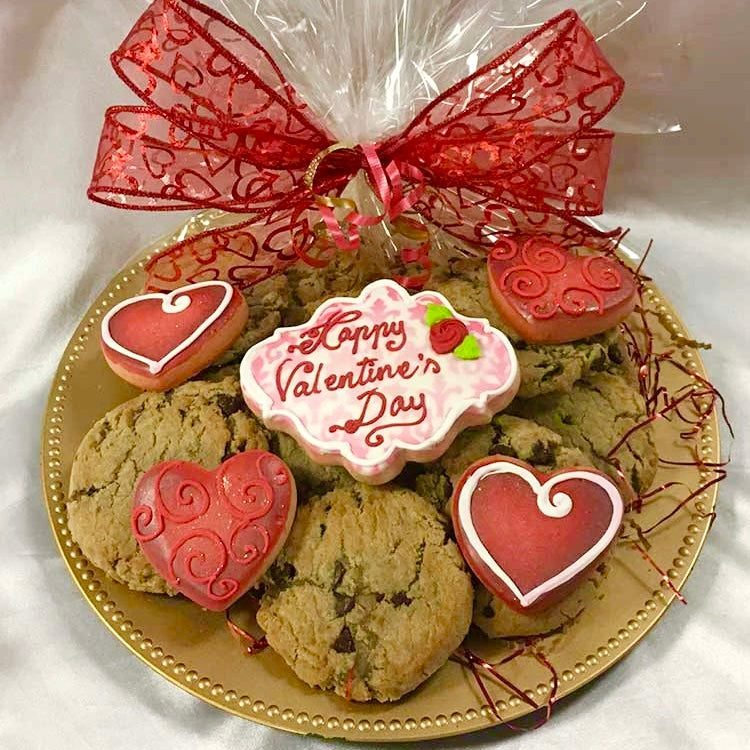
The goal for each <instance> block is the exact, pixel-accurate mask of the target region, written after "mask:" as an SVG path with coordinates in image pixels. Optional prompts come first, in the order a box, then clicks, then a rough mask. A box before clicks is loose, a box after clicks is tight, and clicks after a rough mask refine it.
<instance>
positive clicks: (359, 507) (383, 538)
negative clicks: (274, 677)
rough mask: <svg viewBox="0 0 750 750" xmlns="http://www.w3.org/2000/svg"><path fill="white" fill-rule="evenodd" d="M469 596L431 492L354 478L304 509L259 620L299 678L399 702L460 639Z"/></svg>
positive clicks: (273, 572) (271, 576)
mask: <svg viewBox="0 0 750 750" xmlns="http://www.w3.org/2000/svg"><path fill="white" fill-rule="evenodd" d="M472 598H473V592H472V587H471V578H470V576H469V574H468V573H467V571H466V568H465V566H464V562H463V559H462V558H461V555H460V553H459V551H458V548H457V546H456V545H455V543H454V542H453V541H451V539H450V537H449V535H448V534H447V533H446V527H445V524H444V519H442V518H441V516H440V515H439V514H438V512H437V511H436V510H435V508H434V507H433V506H432V505H431V504H430V503H429V502H428V501H427V500H425V499H424V498H422V497H420V496H419V495H417V494H415V493H414V492H411V491H409V490H405V489H399V488H396V487H394V486H392V485H384V486H380V487H369V486H366V485H362V484H353V485H351V486H350V487H347V488H341V489H336V490H334V491H332V492H329V493H327V494H326V495H323V496H321V497H316V498H313V499H311V500H310V501H309V502H308V503H307V504H306V505H304V506H302V507H301V508H300V509H299V510H298V514H297V519H296V521H295V523H294V527H293V528H292V532H291V535H290V537H289V539H288V540H287V544H286V546H285V547H284V549H283V550H282V552H281V555H280V556H279V557H278V558H277V560H276V562H275V563H274V564H273V566H272V567H271V568H270V570H269V572H268V573H267V574H266V592H265V594H264V595H263V597H262V599H261V602H260V608H259V610H258V614H257V619H258V623H259V625H260V626H261V627H262V628H263V629H264V630H265V631H266V638H267V639H268V642H269V644H270V645H271V647H272V648H273V649H274V650H275V651H277V652H278V653H279V654H280V655H281V656H282V657H283V658H284V660H285V661H286V662H287V663H288V664H289V666H290V667H291V668H292V669H293V670H294V672H295V673H296V674H297V676H298V677H299V678H300V679H302V680H303V681H304V682H306V683H308V684H309V685H313V686H318V687H321V688H323V689H325V690H334V691H335V692H336V693H338V694H339V695H342V696H344V697H346V698H349V699H351V700H355V701H367V700H373V699H374V700H378V701H392V700H396V699H397V698H400V697H401V696H402V695H404V694H405V693H408V692H409V691H411V690H413V689H414V688H415V687H417V685H419V684H420V683H422V682H423V681H424V680H426V679H427V678H428V677H429V676H430V675H431V674H433V672H435V671H436V670H437V669H438V668H439V667H440V666H441V665H442V664H443V663H444V662H445V661H446V659H447V658H448V656H449V655H450V654H451V653H452V651H453V650H454V649H455V648H456V647H457V646H458V645H459V644H460V643H461V641H462V640H463V638H464V636H465V635H466V633H467V631H468V629H469V625H470V623H471V616H472Z"/></svg>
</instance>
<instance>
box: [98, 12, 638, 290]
mask: <svg viewBox="0 0 750 750" xmlns="http://www.w3.org/2000/svg"><path fill="white" fill-rule="evenodd" d="M111 59H112V64H113V66H114V69H115V71H116V72H117V74H118V75H119V76H120V78H121V79H122V80H123V81H124V82H125V83H126V84H127V86H128V87H129V88H130V89H131V90H132V91H134V92H135V93H136V94H137V95H138V96H139V97H140V98H141V99H142V100H143V102H144V103H145V106H139V107H113V108H110V109H109V110H108V111H107V113H106V115H105V122H104V128H103V131H102V136H101V139H100V143H99V150H98V153H97V158H96V164H95V167H94V173H93V176H92V180H91V185H90V187H89V191H88V194H89V197H91V198H92V199H93V200H97V201H100V202H102V203H106V204H109V205H113V206H117V207H120V208H129V209H142V210H149V211H165V210H177V209H187V208H192V209H195V208H215V209H221V210H223V211H227V212H230V213H236V214H238V216H237V220H236V221H235V222H233V223H231V225H229V226H226V225H224V226H215V227H213V228H211V229H210V230H208V231H205V232H203V233H201V234H199V235H197V236H194V237H191V238H189V239H186V240H184V241H183V242H180V243H178V244H177V245H175V246H173V247H171V248H169V249H168V250H166V251H165V252H163V253H161V254H160V255H158V256H156V257H155V258H153V259H152V260H151V261H150V263H149V264H148V267H147V271H148V273H149V288H151V289H159V290H166V289H171V288H174V287H177V286H181V285H183V284H185V283H193V282H196V281H203V280H208V279H217V278H221V279H225V280H227V281H230V282H232V283H234V284H236V285H238V286H240V287H243V286H247V285H250V284H253V283H256V282H258V281H260V280H262V279H264V278H267V277H269V276H271V275H273V274H274V273H277V272H279V271H282V270H283V269H284V268H286V267H287V266H288V265H289V264H291V263H293V262H295V261H297V260H298V259H299V258H302V259H303V260H305V261H306V262H310V263H313V264H314V265H321V264H323V263H324V262H325V260H326V259H327V258H324V257H323V255H325V253H323V255H321V253H320V250H321V246H323V247H324V246H325V243H321V242H320V240H321V235H322V232H321V222H320V218H321V217H322V219H323V224H322V226H324V227H325V228H326V230H327V234H328V235H329V239H331V240H332V241H333V244H334V245H335V246H336V247H338V248H344V249H349V250H350V249H354V247H356V244H357V242H358V236H359V228H360V227H363V226H368V225H372V224H374V223H377V222H379V221H383V220H385V219H388V220H389V221H393V222H394V224H396V229H395V231H396V233H399V231H400V230H399V229H398V226H399V225H398V222H399V220H400V219H401V220H406V222H405V223H404V222H403V221H402V223H401V225H400V226H402V227H406V228H407V229H410V230H411V231H412V232H415V231H416V232H419V233H421V234H422V236H421V238H420V239H419V240H418V241H419V243H420V244H419V247H418V248H407V251H406V253H404V254H402V261H403V262H405V263H409V262H411V263H417V264H418V265H421V267H422V271H421V278H423V279H424V278H426V275H429V263H428V262H426V261H428V251H429V247H427V249H425V247H424V246H425V244H426V243H428V241H429V232H428V227H430V226H433V225H434V226H437V227H439V228H440V229H442V230H443V231H445V232H447V233H449V234H451V235H453V236H455V237H457V238H458V239H461V240H464V241H466V242H469V243H472V244H474V245H477V246H484V247H488V248H489V247H490V246H491V245H492V244H493V243H494V242H495V241H497V239H498V238H499V237H500V236H513V235H515V234H518V233H521V232H523V233H526V234H528V233H529V232H533V231H536V232H544V233H545V234H547V235H548V236H553V237H554V238H556V239H557V240H558V241H559V242H560V243H561V244H563V245H564V246H572V245H580V244H586V245H588V246H591V247H597V248H609V247H611V246H612V244H613V243H614V242H615V240H616V238H617V233H616V232H615V233H605V232H601V231H599V230H596V229H594V228H592V227H591V226H590V225H589V224H587V223H586V222H584V221H582V217H585V216H592V215H596V214H598V213H600V212H601V207H602V196H603V191H604V186H605V182H606V174H607V168H608V165H609V153H610V147H611V138H612V133H611V132H609V131H606V130H602V129H599V128H596V127H595V125H596V124H597V123H598V122H599V121H600V120H601V118H602V117H604V116H605V115H606V114H607V112H609V110H610V109H611V108H612V107H613V106H614V104H615V103H616V101H617V100H618V98H619V97H620V95H621V93H622V88H623V82H622V79H621V78H620V77H619V76H618V75H617V74H616V73H615V72H614V70H613V69H612V68H611V67H610V66H609V64H608V63H607V61H606V60H605V59H604V57H603V56H602V54H601V52H600V50H599V49H598V47H597V46H596V42H595V41H594V38H593V37H592V35H591V33H590V32H589V31H588V29H586V27H585V26H584V24H583V23H582V21H581V20H580V18H579V17H578V16H577V15H576V14H575V13H574V12H573V11H566V12H564V13H562V14H560V15H559V16H557V17H555V18H553V19H552V20H550V21H549V22H547V23H546V24H544V25H543V26H541V27H539V28H538V29H536V30H534V31H533V32H532V33H531V34H529V35H528V36H527V37H526V38H524V39H522V40H521V41H520V42H518V43H517V44H515V45H513V46H512V47H511V48H509V49H508V50H506V51H505V52H504V53H502V54H501V55H499V56H498V57H496V58H495V59H493V60H492V61H490V62H489V63H488V64H486V65H484V66H483V67H482V68H480V69H479V70H477V71H475V72H474V73H472V74H471V75H469V76H467V77H466V78H464V79H462V80H460V81H458V82H457V83H456V84H455V85H453V86H451V87H450V88H449V89H448V90H446V91H445V92H443V93H442V94H441V95H440V96H438V97H437V98H436V99H434V100H433V101H432V102H431V103H430V104H428V105H427V106H426V107H425V108H424V109H423V110H422V111H421V112H419V113H418V114H417V116H416V117H415V118H414V119H413V120H412V122H411V123H409V124H408V125H407V126H406V128H405V129H404V130H403V132H401V133H399V134H397V135H395V136H393V137H390V138H388V139H386V140H384V141H382V142H379V143H375V144H359V145H356V146H355V147H354V148H342V147H341V144H338V143H337V141H336V140H335V139H334V138H332V137H331V136H330V134H329V133H328V131H327V129H326V127H325V125H324V124H323V123H322V122H321V121H320V120H319V119H318V118H317V117H316V116H315V115H314V114H313V113H312V112H311V111H310V109H309V108H308V107H307V105H306V104H305V103H304V102H303V101H301V99H300V98H299V96H298V95H297V93H296V92H295V90H294V88H293V87H292V85H291V84H290V83H289V82H288V81H287V80H286V78H285V77H284V76H283V75H282V73H281V71H280V69H279V68H278V66H277V65H276V63H275V62H274V61H273V59H272V58H271V56H270V55H269V54H268V52H267V51H266V50H265V49H264V48H263V46H262V45H261V44H260V43H259V42H258V41H257V40H256V39H254V38H253V37H252V36H250V35H249V34H248V33H247V32H246V31H244V30H243V29H241V28H240V27H239V26H237V25H236V24H234V23H233V22H231V21H230V20H228V19H226V18H224V17H223V16H221V15H220V14H218V13H217V12H216V11H214V10H212V9H210V8H208V7H206V6H204V5H202V4H201V3H199V2H197V1H196V0H156V1H155V2H154V3H152V5H151V6H150V7H149V8H148V9H147V10H146V11H145V13H144V14H143V15H142V16H141V17H140V19H139V20H138V21H137V23H136V24H135V26H134V27H133V29H132V31H131V32H130V34H128V36H127V37H126V39H125V40H124V42H123V43H122V44H121V46H120V47H119V48H118V49H117V50H116V51H115V52H114V53H113V55H112V58H111ZM321 154H323V155H324V156H323V157H321ZM312 165H315V167H314V168H313V170H312V171H313V176H314V182H315V186H314V188H313V186H312V183H311V182H310V181H308V183H309V184H306V181H305V179H304V178H305V175H306V174H308V175H309V174H310V170H311V166H312ZM360 170H363V171H364V172H365V174H366V176H367V178H368V179H369V181H370V183H371V185H372V186H373V188H374V191H375V194H376V195H377V196H378V197H379V199H380V201H381V203H382V204H383V213H382V215H381V216H374V217H370V216H365V215H363V214H361V213H360V212H359V211H358V210H357V208H356V206H355V205H352V204H351V203H346V200H347V199H345V198H342V197H341V193H342V191H343V189H344V188H345V187H346V185H347V184H348V183H349V181H350V180H351V179H352V178H353V177H354V176H355V175H356V174H357V173H358V172H359V171H360ZM339 209H343V210H345V211H346V215H345V216H344V217H343V218H341V219H339V218H337V216H336V212H337V210H339ZM339 213H340V211H339ZM406 281H407V283H410V284H411V285H418V283H419V278H417V277H414V276H412V277H406Z"/></svg>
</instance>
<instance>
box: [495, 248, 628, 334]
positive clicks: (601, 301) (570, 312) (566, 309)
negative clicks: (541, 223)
mask: <svg viewBox="0 0 750 750" xmlns="http://www.w3.org/2000/svg"><path fill="white" fill-rule="evenodd" d="M487 275H488V277H489V287H490V292H491V294H492V299H493V301H494V303H495V306H496V307H497V308H498V310H499V311H500V313H501V314H502V315H503V317H505V318H506V320H507V321H508V322H509V323H510V324H511V325H512V326H513V328H515V329H516V330H517V331H518V333H519V334H521V336H522V337H523V338H524V339H525V340H526V341H530V342H537V343H563V342H565V341H576V340H578V339H583V338H587V337H588V336H593V335H595V334H597V333H601V332H602V331H606V330H607V329H608V328H611V327H612V326H614V325H617V324H618V323H619V322H621V321H622V320H624V319H625V318H626V317H627V316H628V315H629V314H630V313H631V312H632V311H633V308H634V307H635V301H636V282H635V276H634V274H633V272H632V271H630V270H629V269H628V268H626V267H625V266H624V265H623V264H622V263H620V262H619V261H618V260H617V259H616V258H614V257H611V256H608V255H601V254H593V255H578V254H576V253H575V252H573V251H571V250H566V249H565V248H563V247H561V246H560V245H558V244H557V243H555V242H554V241H553V240H551V239H549V238H546V237H530V238H528V239H526V240H524V241H518V242H517V241H516V240H513V239H510V238H508V239H502V240H500V241H499V242H498V243H497V244H496V245H495V247H494V248H493V250H492V252H491V253H490V255H489V257H488V259H487Z"/></svg>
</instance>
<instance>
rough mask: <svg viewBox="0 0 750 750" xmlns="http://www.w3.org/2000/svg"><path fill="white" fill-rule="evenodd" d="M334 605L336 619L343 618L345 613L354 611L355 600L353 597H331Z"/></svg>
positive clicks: (336, 595) (340, 595)
mask: <svg viewBox="0 0 750 750" xmlns="http://www.w3.org/2000/svg"><path fill="white" fill-rule="evenodd" d="M333 596H334V598H335V600H336V604H335V605H334V612H335V613H336V617H343V616H344V615H345V614H346V613H347V612H351V611H352V610H353V609H354V604H355V600H354V597H353V596H346V595H344V594H334V595H333Z"/></svg>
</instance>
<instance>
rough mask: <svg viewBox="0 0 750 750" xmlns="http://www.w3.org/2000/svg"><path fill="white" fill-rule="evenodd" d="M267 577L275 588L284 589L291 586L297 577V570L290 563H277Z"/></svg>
mask: <svg viewBox="0 0 750 750" xmlns="http://www.w3.org/2000/svg"><path fill="white" fill-rule="evenodd" d="M267 575H268V578H269V579H270V580H271V583H272V584H273V585H274V586H276V587H277V588H279V589H284V588H287V587H288V586H289V584H290V583H291V582H292V580H293V579H294V577H295V576H296V575H297V569H296V568H295V567H294V565H292V564H291V563H289V562H283V563H276V564H275V565H272V566H271V568H270V569H269V571H268V574H267Z"/></svg>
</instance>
